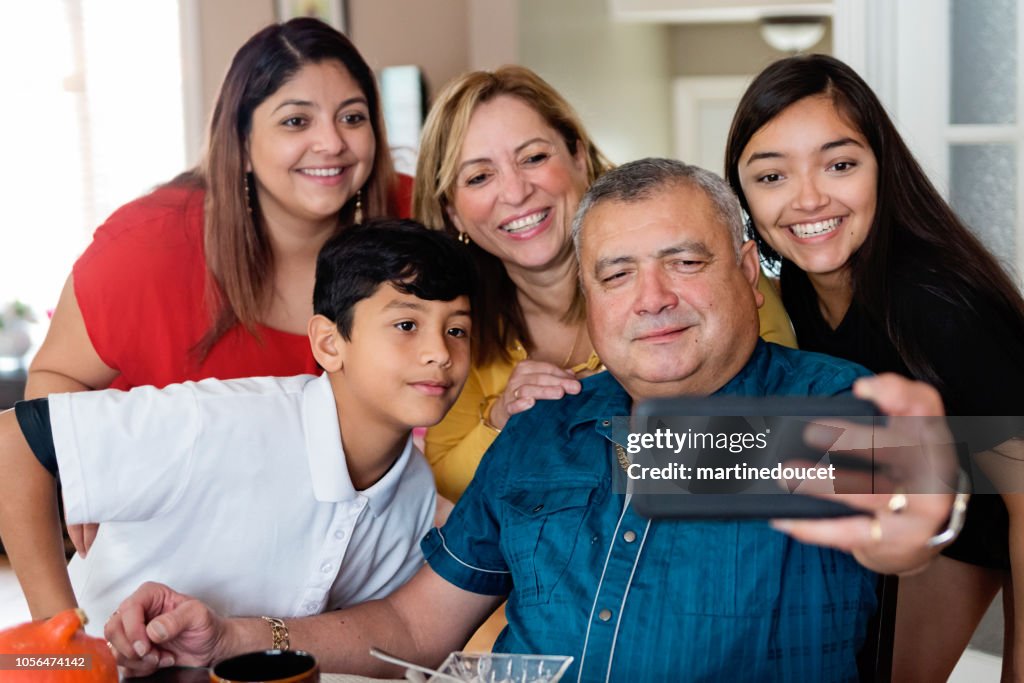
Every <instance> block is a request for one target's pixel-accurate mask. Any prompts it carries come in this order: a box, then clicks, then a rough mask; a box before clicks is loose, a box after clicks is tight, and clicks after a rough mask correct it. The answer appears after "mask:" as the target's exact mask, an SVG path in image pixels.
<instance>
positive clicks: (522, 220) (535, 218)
mask: <svg viewBox="0 0 1024 683" xmlns="http://www.w3.org/2000/svg"><path fill="white" fill-rule="evenodd" d="M553 213H554V212H553V211H552V210H551V208H550V207H548V208H544V209H540V210H538V211H533V212H530V213H528V214H525V215H523V216H518V217H516V218H513V219H511V220H507V221H505V222H504V223H502V224H501V225H499V226H498V229H499V230H501V232H502V233H504V234H505V235H507V236H508V237H511V238H512V239H529V238H531V237H533V236H534V235H537V234H538V233H540V232H543V231H544V230H546V229H547V227H548V226H549V225H551V216H552V214H553Z"/></svg>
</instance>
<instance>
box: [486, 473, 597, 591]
mask: <svg viewBox="0 0 1024 683" xmlns="http://www.w3.org/2000/svg"><path fill="white" fill-rule="evenodd" d="M525 486H526V485H525V484H524V488H520V489H514V490H512V491H510V492H509V493H507V494H506V495H505V496H503V497H502V503H503V504H504V507H505V510H504V512H505V520H504V524H503V525H502V549H503V551H504V554H505V557H506V559H507V561H508V566H509V569H510V570H511V571H512V578H513V580H514V582H515V590H516V593H517V594H518V598H519V600H520V601H521V603H522V604H524V605H537V604H543V603H547V602H548V601H549V600H550V599H551V594H552V591H553V590H554V589H555V587H556V586H557V585H558V583H559V582H560V581H561V579H562V576H563V575H564V574H565V570H566V567H568V566H569V560H570V559H571V558H572V554H573V552H574V551H575V548H576V540H577V537H578V536H579V532H580V527H581V526H582V524H583V517H584V515H585V514H586V511H587V506H588V505H589V503H590V500H591V497H592V496H593V493H594V490H595V488H596V486H597V483H596V482H592V483H585V484H569V485H567V484H565V483H564V482H551V481H544V482H539V483H537V484H536V486H533V485H529V488H525Z"/></svg>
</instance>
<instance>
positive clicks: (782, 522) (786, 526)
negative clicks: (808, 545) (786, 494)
mask: <svg viewBox="0 0 1024 683" xmlns="http://www.w3.org/2000/svg"><path fill="white" fill-rule="evenodd" d="M771 526H772V528H773V529H775V530H776V531H789V530H790V529H792V528H793V522H791V521H789V520H788V519H773V520H772V521H771Z"/></svg>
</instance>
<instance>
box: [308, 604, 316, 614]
mask: <svg viewBox="0 0 1024 683" xmlns="http://www.w3.org/2000/svg"><path fill="white" fill-rule="evenodd" d="M306 611H307V612H309V613H310V614H313V613H314V612H316V603H315V602H307V603H306Z"/></svg>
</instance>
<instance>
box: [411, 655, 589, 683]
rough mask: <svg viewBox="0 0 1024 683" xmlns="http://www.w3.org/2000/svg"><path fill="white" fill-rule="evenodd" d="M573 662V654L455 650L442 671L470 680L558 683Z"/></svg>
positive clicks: (472, 682)
mask: <svg viewBox="0 0 1024 683" xmlns="http://www.w3.org/2000/svg"><path fill="white" fill-rule="evenodd" d="M570 664H572V657H565V656H561V655H514V654H501V653H491V652H453V653H451V654H450V655H448V658H447V659H445V660H444V662H443V663H442V664H441V668H440V669H438V670H439V671H441V672H442V673H446V674H448V675H449V676H454V677H455V678H458V679H459V680H461V681H467V682H469V683H558V680H559V679H560V678H561V677H562V674H564V673H565V670H566V669H568V668H569V665H570ZM441 680H442V679H441V678H440V677H439V676H432V677H431V679H430V681H431V683H438V682H439V681H441Z"/></svg>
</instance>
